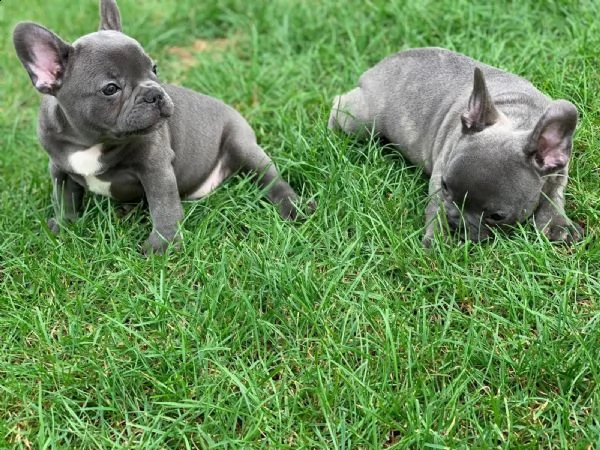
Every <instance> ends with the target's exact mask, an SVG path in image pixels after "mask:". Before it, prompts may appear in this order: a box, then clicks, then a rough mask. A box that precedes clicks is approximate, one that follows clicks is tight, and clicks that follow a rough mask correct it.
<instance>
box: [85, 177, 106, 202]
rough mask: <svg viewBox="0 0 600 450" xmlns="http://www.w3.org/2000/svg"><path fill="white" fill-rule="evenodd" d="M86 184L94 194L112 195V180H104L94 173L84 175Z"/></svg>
mask: <svg viewBox="0 0 600 450" xmlns="http://www.w3.org/2000/svg"><path fill="white" fill-rule="evenodd" d="M83 178H84V179H85V184H86V185H87V188H88V190H90V191H91V192H93V193H94V194H99V195H104V196H105V197H110V196H111V195H110V181H102V180H101V179H99V178H98V177H95V176H94V175H84V177H83Z"/></svg>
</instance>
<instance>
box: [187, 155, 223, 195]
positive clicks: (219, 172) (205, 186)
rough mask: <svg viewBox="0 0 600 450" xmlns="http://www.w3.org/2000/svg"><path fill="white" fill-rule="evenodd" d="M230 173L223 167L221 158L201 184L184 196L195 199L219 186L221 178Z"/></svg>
mask: <svg viewBox="0 0 600 450" xmlns="http://www.w3.org/2000/svg"><path fill="white" fill-rule="evenodd" d="M229 175H230V172H229V170H227V169H225V168H224V167H223V163H222V161H221V160H219V162H218V163H217V165H216V166H215V167H214V169H213V170H212V172H211V173H210V175H209V176H208V177H207V178H206V180H204V182H203V183H202V185H201V186H200V187H199V188H198V189H196V190H195V191H194V192H192V193H191V194H190V195H188V196H187V197H186V199H188V200H195V199H199V198H202V197H205V196H206V195H208V194H210V192H211V191H212V190H214V189H215V188H216V187H217V186H219V185H220V184H221V183H222V182H223V180H225V179H226V178H227V177H228V176H229Z"/></svg>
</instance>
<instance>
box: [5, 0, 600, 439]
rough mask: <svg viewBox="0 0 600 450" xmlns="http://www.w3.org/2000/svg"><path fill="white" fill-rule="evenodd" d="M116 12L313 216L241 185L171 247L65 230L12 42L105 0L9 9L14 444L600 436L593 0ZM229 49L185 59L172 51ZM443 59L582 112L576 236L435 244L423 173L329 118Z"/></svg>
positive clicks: (94, 205) (206, 203)
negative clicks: (258, 147)
mask: <svg viewBox="0 0 600 450" xmlns="http://www.w3.org/2000/svg"><path fill="white" fill-rule="evenodd" d="M481 3H482V2H473V3H471V2H468V1H466V0H459V1H454V0H443V1H442V0H436V1H434V0H431V1H418V2H417V1H415V2H408V1H407V2H400V1H398V2H390V1H384V0H373V1H369V2H365V1H358V0H347V1H345V2H338V1H334V0H321V1H316V0H307V1H303V2H300V1H292V0H274V1H251V2H249V1H241V0H224V1H220V2H197V1H195V0H180V1H177V2H175V1H173V2H164V1H159V0H148V1H143V2H135V1H133V0H121V1H120V6H121V12H122V15H123V22H124V26H125V31H126V32H128V33H129V34H131V35H132V36H134V37H136V38H137V39H138V40H139V41H140V42H142V43H143V44H144V45H145V46H146V48H147V50H148V51H149V52H150V53H151V54H152V55H153V56H154V57H155V58H156V59H157V60H158V62H159V71H160V74H161V76H162V78H163V79H164V80H166V81H176V82H178V83H180V84H183V85H185V86H188V87H191V88H194V89H197V90H200V91H202V92H205V93H207V94H210V95H213V96H216V97H219V98H221V99H223V100H225V101H226V102H228V103H230V104H232V105H234V106H235V107H236V108H238V109H239V110H240V111H241V112H242V113H243V114H244V115H245V116H246V117H247V118H248V119H249V121H250V122H251V124H252V125H253V126H254V127H255V130H256V132H257V134H258V136H259V140H260V142H261V143H262V145H263V146H264V147H265V148H266V150H267V151H268V152H269V153H270V154H271V155H272V156H273V158H274V160H275V161H276V163H277V164H278V166H279V167H280V169H281V170H282V172H283V173H284V176H285V177H286V178H288V179H289V180H290V182H291V183H292V184H293V186H294V187H295V188H297V190H298V191H300V192H302V193H303V195H304V196H305V197H310V196H313V195H314V196H315V197H316V199H317V200H318V209H317V211H316V213H315V214H314V215H313V216H311V217H310V218H309V219H308V220H307V221H306V222H305V223H303V224H290V223H284V222H282V221H281V220H280V219H279V217H278V216H277V213H276V211H275V209H274V208H273V207H272V206H271V205H269V204H267V203H266V202H264V201H263V200H262V199H261V193H260V192H259V191H258V189H257V188H256V187H255V186H254V185H253V184H252V183H251V182H250V181H249V180H247V179H240V178H235V179H232V180H231V181H229V182H227V183H226V184H225V185H224V186H223V187H222V188H221V189H219V190H218V191H217V192H215V193H214V194H213V195H211V196H210V197H208V198H206V199H204V200H202V201H200V202H196V203H186V205H185V209H186V218H185V223H184V224H183V227H182V228H183V236H184V242H183V246H182V248H181V250H180V251H179V252H178V253H171V254H169V255H167V256H164V257H153V258H149V259H144V258H142V257H140V256H139V244H140V243H141V242H142V241H143V239H144V238H145V237H146V235H147V233H148V232H149V228H150V224H149V219H148V215H147V213H146V212H145V211H143V210H137V211H135V212H133V213H132V214H130V215H129V216H128V217H126V218H124V219H117V218H116V215H115V212H114V204H112V203H111V202H110V201H109V200H106V199H102V198H97V197H90V198H89V201H88V203H87V209H86V212H85V214H84V216H83V218H82V219H81V220H80V221H79V222H77V223H76V224H74V225H73V226H71V227H70V228H69V229H68V230H66V232H65V233H63V234H62V235H61V236H60V238H58V239H57V238H54V237H53V236H51V235H50V234H49V233H48V232H47V229H46V228H45V226H44V223H45V219H46V217H48V216H49V215H50V213H51V206H50V188H51V186H50V180H49V177H48V175H47V170H46V166H47V157H46V155H45V153H44V152H43V151H42V150H41V148H40V146H39V145H38V143H37V139H36V136H35V117H36V114H37V106H38V104H39V95H38V94H37V93H36V91H35V90H34V89H33V88H32V87H31V85H30V82H29V79H28V77H27V75H26V73H25V71H24V70H23V69H22V68H21V66H20V65H19V64H18V62H17V59H16V56H15V55H14V51H13V49H12V43H11V39H10V37H9V35H10V30H11V29H12V26H13V25H14V24H15V23H16V22H17V21H19V20H25V19H30V20H35V21H38V22H42V23H44V24H45V25H47V26H48V27H50V28H52V29H53V30H55V31H56V32H57V33H58V34H60V35H61V36H62V37H64V38H65V39H68V40H73V39H75V38H77V37H78V36H79V35H81V34H84V33H86V32H91V31H93V30H95V29H96V26H97V15H98V13H97V5H96V3H95V2H94V1H91V0H89V1H85V2H67V1H54V2H42V1H35V0H19V1H15V0H5V1H2V2H0V30H1V31H2V35H3V37H4V38H3V39H2V40H0V98H1V101H0V141H1V145H0V147H1V150H2V151H1V152H0V176H1V180H2V189H1V190H0V208H1V210H0V230H1V232H2V237H3V239H2V240H1V241H0V336H2V339H0V447H1V448H3V447H8V448H13V447H14V448H25V449H28V448H144V449H151V448H207V447H213V446H214V447H216V448H263V447H264V448H278V449H279V448H340V449H357V448H363V449H371V448H373V449H376V448H382V447H389V448H405V447H410V448H443V447H451V448H466V447H474V448H492V447H500V448H559V447H563V448H593V447H596V446H598V445H600V420H599V419H598V418H599V417H600V391H599V386H598V383H599V381H600V364H599V361H600V331H599V326H600V281H599V280H598V273H599V272H600V249H599V245H598V241H597V236H598V231H599V225H600V217H599V216H600V213H599V211H600V202H599V194H598V192H599V184H598V167H599V166H600V154H599V151H598V147H599V145H600V142H599V138H598V133H599V132H600V128H599V127H600V125H599V124H600V116H599V111H600V92H599V88H600V75H599V74H600V71H598V48H600V28H599V25H598V24H599V23H600V22H598V17H599V16H600V6H599V4H598V3H597V2H593V1H567V0H565V1H558V0H557V1H552V0H544V1H537V0H530V1H520V2H489V4H485V3H483V4H481ZM216 38H227V39H232V40H233V45H232V46H229V47H226V48H216V49H214V50H213V51H210V52H202V53H198V54H195V55H194V54H193V55H192V59H191V61H185V62H184V61H182V59H181V56H178V54H174V53H173V51H172V50H170V49H171V48H172V47H183V48H189V47H191V46H192V44H193V42H194V41H195V40H197V39H203V40H208V41H210V40H212V39H216ZM426 45H436V46H444V47H448V48H451V49H454V50H457V51H461V52H463V53H467V54H469V55H470V56H472V57H475V58H477V59H480V60H483V61H485V62H487V63H490V64H493V65H497V66H500V67H502V68H505V69H507V70H510V71H513V72H516V73H518V74H521V75H523V76H525V77H526V78H528V79H530V80H531V81H533V82H534V83H535V84H536V85H537V86H539V87H540V89H542V90H543V91H544V92H546V93H548V94H549V95H551V96H552V97H555V98H567V99H570V100H571V101H573V102H574V103H575V104H576V105H577V106H578V108H579V110H580V113H581V121H580V125H579V128H578V132H577V136H576V139H575V144H574V151H573V159H572V164H571V176H572V179H571V182H570V184H569V187H568V191H567V199H566V200H567V210H568V214H569V215H570V216H571V217H573V218H574V219H575V220H577V221H578V222H580V223H582V224H584V225H585V228H586V232H587V237H586V239H585V240H584V241H583V242H582V243H579V244H577V245H574V246H572V247H565V246H561V245H552V244H550V243H549V242H547V241H546V240H545V239H544V238H543V237H542V236H540V235H539V234H537V233H536V231H535V230H534V229H533V227H532V226H530V225H526V226H523V227H520V228H518V229H516V230H515V232H514V233H513V234H512V235H510V236H498V237H497V238H496V239H494V240H493V241H491V242H490V243H487V244H483V245H477V244H469V243H459V242H453V243H451V244H449V245H448V244H442V243H439V244H437V245H436V246H435V248H434V250H433V251H432V252H429V253H428V252H425V251H424V250H423V249H422V248H421V244H420V242H421V236H422V232H423V226H424V218H423V216H424V208H425V204H426V201H427V198H426V184H427V181H426V179H425V178H424V177H423V176H422V175H421V174H420V172H419V170H418V169H415V168H413V167H410V166H409V165H408V164H407V163H406V162H404V161H403V160H402V158H401V157H400V156H395V155H393V154H392V155H389V152H387V151H385V150H384V149H382V148H381V147H380V146H379V145H378V144H377V143H375V142H372V143H357V142H353V141H351V140H349V139H347V138H345V137H343V136H340V135H335V134H332V133H330V132H328V130H327V129H326V126H325V124H326V119H327V115H328V112H329V106H330V103H331V99H332V98H333V96H334V95H336V94H338V93H340V92H343V91H346V90H348V89H350V88H351V87H352V86H354V85H355V84H356V81H357V79H358V77H359V75H360V74H361V73H362V72H363V71H364V70H365V69H367V68H368V67H369V66H371V65H373V64H374V63H376V62H377V61H379V60H380V59H382V58H383V57H384V56H386V55H388V54H390V53H392V52H395V51H397V50H399V49H403V48H409V47H416V46H426Z"/></svg>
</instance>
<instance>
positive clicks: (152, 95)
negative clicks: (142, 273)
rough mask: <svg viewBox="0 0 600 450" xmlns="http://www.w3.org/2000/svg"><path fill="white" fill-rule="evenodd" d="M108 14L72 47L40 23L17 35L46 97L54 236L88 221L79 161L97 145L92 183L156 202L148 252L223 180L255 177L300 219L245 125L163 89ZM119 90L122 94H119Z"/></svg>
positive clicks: (105, 1) (44, 138) (211, 103)
mask: <svg viewBox="0 0 600 450" xmlns="http://www.w3.org/2000/svg"><path fill="white" fill-rule="evenodd" d="M100 12H101V18H100V27H99V28H100V31H98V32H94V33H91V34H88V35H85V36H83V37H81V38H79V39H77V40H76V41H75V42H73V44H71V45H70V44H68V43H66V42H64V41H63V40H62V39H60V38H59V37H58V36H57V35H55V34H54V33H52V32H51V31H49V30H47V29H46V28H44V27H42V26H40V25H37V24H34V23H27V22H24V23H19V24H18V25H17V26H16V27H15V29H14V33H13V40H14V45H15V49H16V52H17V55H18V56H19V58H20V60H21V62H22V63H23V65H24V67H25V69H26V70H27V72H28V73H29V75H30V77H31V80H32V82H33V84H34V86H35V87H36V88H37V89H38V90H39V91H40V92H42V93H43V94H47V95H44V96H43V98H42V103H41V107H40V112H39V119H38V136H39V139H40V142H41V144H42V146H43V147H44V149H45V150H46V151H47V152H48V154H49V155H50V174H51V177H52V180H53V184H54V192H53V199H54V202H53V203H54V206H55V217H54V218H52V219H50V220H49V226H50V227H51V229H52V230H53V231H54V232H58V230H59V224H60V223H61V222H63V221H65V220H66V221H71V220H75V219H76V218H77V217H78V216H79V214H80V212H81V208H82V204H83V196H84V192H85V189H86V187H88V180H87V179H86V178H85V176H83V175H82V174H81V173H77V172H76V171H75V170H73V164H72V163H71V159H70V158H72V157H73V155H74V154H75V153H76V152H82V151H84V150H86V149H91V148H92V147H94V146H96V145H101V147H100V148H101V155H100V156H99V159H98V161H99V163H100V166H101V169H99V171H98V173H93V174H92V175H94V176H95V177H96V178H97V180H100V181H99V182H103V183H104V182H110V188H109V189H110V191H109V193H110V196H111V197H112V198H114V199H116V200H118V201H122V202H133V201H138V200H140V199H142V198H145V199H146V200H147V202H148V205H149V208H150V214H151V217H152V223H153V229H152V232H151V233H150V236H149V237H148V239H147V240H146V242H145V243H144V245H143V249H144V251H145V252H162V251H164V250H165V248H166V247H167V245H168V244H169V243H170V242H171V241H173V240H174V239H176V238H177V226H178V223H179V221H180V220H181V219H182V217H183V209H182V206H181V201H180V198H185V197H187V196H189V195H190V194H192V193H194V191H195V190H197V189H198V188H199V187H200V186H203V183H204V182H205V181H206V180H207V178H209V177H210V175H211V173H213V172H214V171H216V172H218V174H221V175H222V176H221V177H217V178H223V179H224V178H226V177H227V176H229V175H230V174H233V173H236V172H252V173H255V174H256V175H257V176H256V178H257V180H258V183H259V184H260V186H261V187H263V188H265V189H266V192H267V197H268V198H269V200H270V201H271V202H273V203H274V204H276V205H277V206H278V208H279V214H280V215H281V216H282V217H283V218H286V219H287V218H291V219H293V218H295V217H296V215H297V213H298V211H297V209H296V206H295V203H296V202H297V200H298V197H297V195H296V193H295V192H294V191H293V189H292V188H291V187H290V186H289V185H288V184H287V183H286V182H284V181H283V180H282V179H281V178H280V176H279V175H278V173H277V170H276V169H275V167H274V165H273V163H272V162H271V160H270V159H269V157H268V156H267V155H266V154H265V153H264V151H263V150H262V149H261V148H260V146H259V145H258V144H257V143H256V137H255V134H254V132H253V130H252V128H251V127H250V125H248V123H247V122H246V120H245V119H244V118H243V117H242V116H241V115H240V114H239V113H238V112H237V111H235V110H234V109H233V108H231V107H229V106H227V105H226V104H224V103H223V102H221V101H219V100H217V99H214V98H211V97H208V96H205V95H202V94H199V93H196V92H193V91H190V90H188V89H184V88H182V87H177V86H172V85H167V84H162V83H161V82H160V81H159V80H158V78H157V77H156V74H155V73H154V66H153V62H152V60H151V59H150V58H149V57H148V55H147V54H146V53H145V52H144V49H143V48H142V46H141V45H140V44H139V43H138V42H137V41H135V40H134V39H132V38H131V37H129V36H127V35H125V34H123V33H122V32H120V30H121V20H120V14H119V10H118V8H117V5H116V3H115V1H113V0H101V1H100ZM110 84H114V85H115V86H116V87H117V88H118V90H117V91H116V92H115V93H112V90H113V89H115V87H110V86H109V85H110ZM78 154H79V153H78ZM220 181H222V180H219V182H220Z"/></svg>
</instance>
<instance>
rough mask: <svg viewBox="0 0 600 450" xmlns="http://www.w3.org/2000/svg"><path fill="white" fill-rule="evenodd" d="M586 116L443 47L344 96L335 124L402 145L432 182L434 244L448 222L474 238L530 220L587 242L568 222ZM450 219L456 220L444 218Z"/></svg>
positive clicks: (394, 59) (400, 57) (385, 70)
mask: <svg viewBox="0 0 600 450" xmlns="http://www.w3.org/2000/svg"><path fill="white" fill-rule="evenodd" d="M577 116H578V115H577V109H576V108H575V106H574V105H573V104H572V103H570V102H568V101H566V100H556V101H552V100H551V99H549V98H548V97H547V96H545V95H544V94H542V93H541V92H540V91H538V90H537V89H536V88H535V87H534V86H533V85H532V84H531V83H530V82H529V81H527V80H525V79H523V78H521V77H519V76H517V75H513V74H511V73H508V72H505V71H502V70H500V69H497V68H494V67H491V66H488V65H486V64H483V63H480V62H478V61H475V60H473V59H471V58H469V57H467V56H464V55H461V54H458V53H454V52H451V51H448V50H445V49H441V48H422V49H413V50H408V51H404V52H400V53H397V54H395V55H392V56H389V57H388V58H386V59H384V60H383V61H381V62H380V63H378V64H377V65H375V66H374V67H372V68H371V69H369V70H367V71H366V72H365V73H364V74H363V75H362V76H361V77H360V80H359V86H358V87H357V88H355V89H353V90H352V91H350V92H347V93H346V94H343V95H340V96H337V97H336V98H335V100H334V102H333V108H332V111H331V115H330V117H329V127H330V128H332V129H341V130H343V131H344V132H345V133H347V134H350V135H355V136H359V137H360V136H362V137H366V136H368V135H369V134H370V133H374V134H375V135H379V136H382V137H384V138H386V139H387V140H388V141H390V142H391V143H393V144H395V145H396V146H397V147H398V148H399V149H400V151H401V152H402V153H403V155H404V156H405V157H406V158H407V159H408V160H409V161H410V162H412V163H413V164H416V165H419V166H421V167H423V169H424V171H425V172H426V173H427V175H429V176H430V183H429V195H430V201H429V204H428V205H427V208H426V213H425V218H426V231H425V236H424V239H423V243H424V245H425V246H429V245H430V244H431V242H432V239H433V237H434V234H435V233H437V232H440V233H443V228H444V226H443V225H444V224H445V223H447V224H448V225H449V227H450V228H451V229H453V230H460V231H461V232H462V234H463V235H465V236H466V237H468V238H469V239H471V240H474V241H478V240H481V239H485V238H487V237H489V235H490V230H491V228H493V227H494V226H502V225H507V224H514V223H517V222H523V221H525V220H526V219H528V218H530V217H531V216H533V218H534V222H535V225H536V226H537V227H538V228H539V229H540V230H542V231H543V232H544V233H545V234H546V235H547V236H548V238H549V239H551V240H563V241H570V240H576V239H580V238H581V234H582V230H581V228H580V227H579V226H578V225H577V224H573V223H572V222H571V221H570V220H569V219H568V218H567V217H566V215H565V212H564V199H563V191H564V188H565V186H566V184H567V179H568V160H569V156H570V154H571V146H572V144H571V141H572V136H573V133H574V131H575V127H576V124H577ZM444 212H445V216H446V220H440V218H443V215H444V214H443V213H444Z"/></svg>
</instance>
